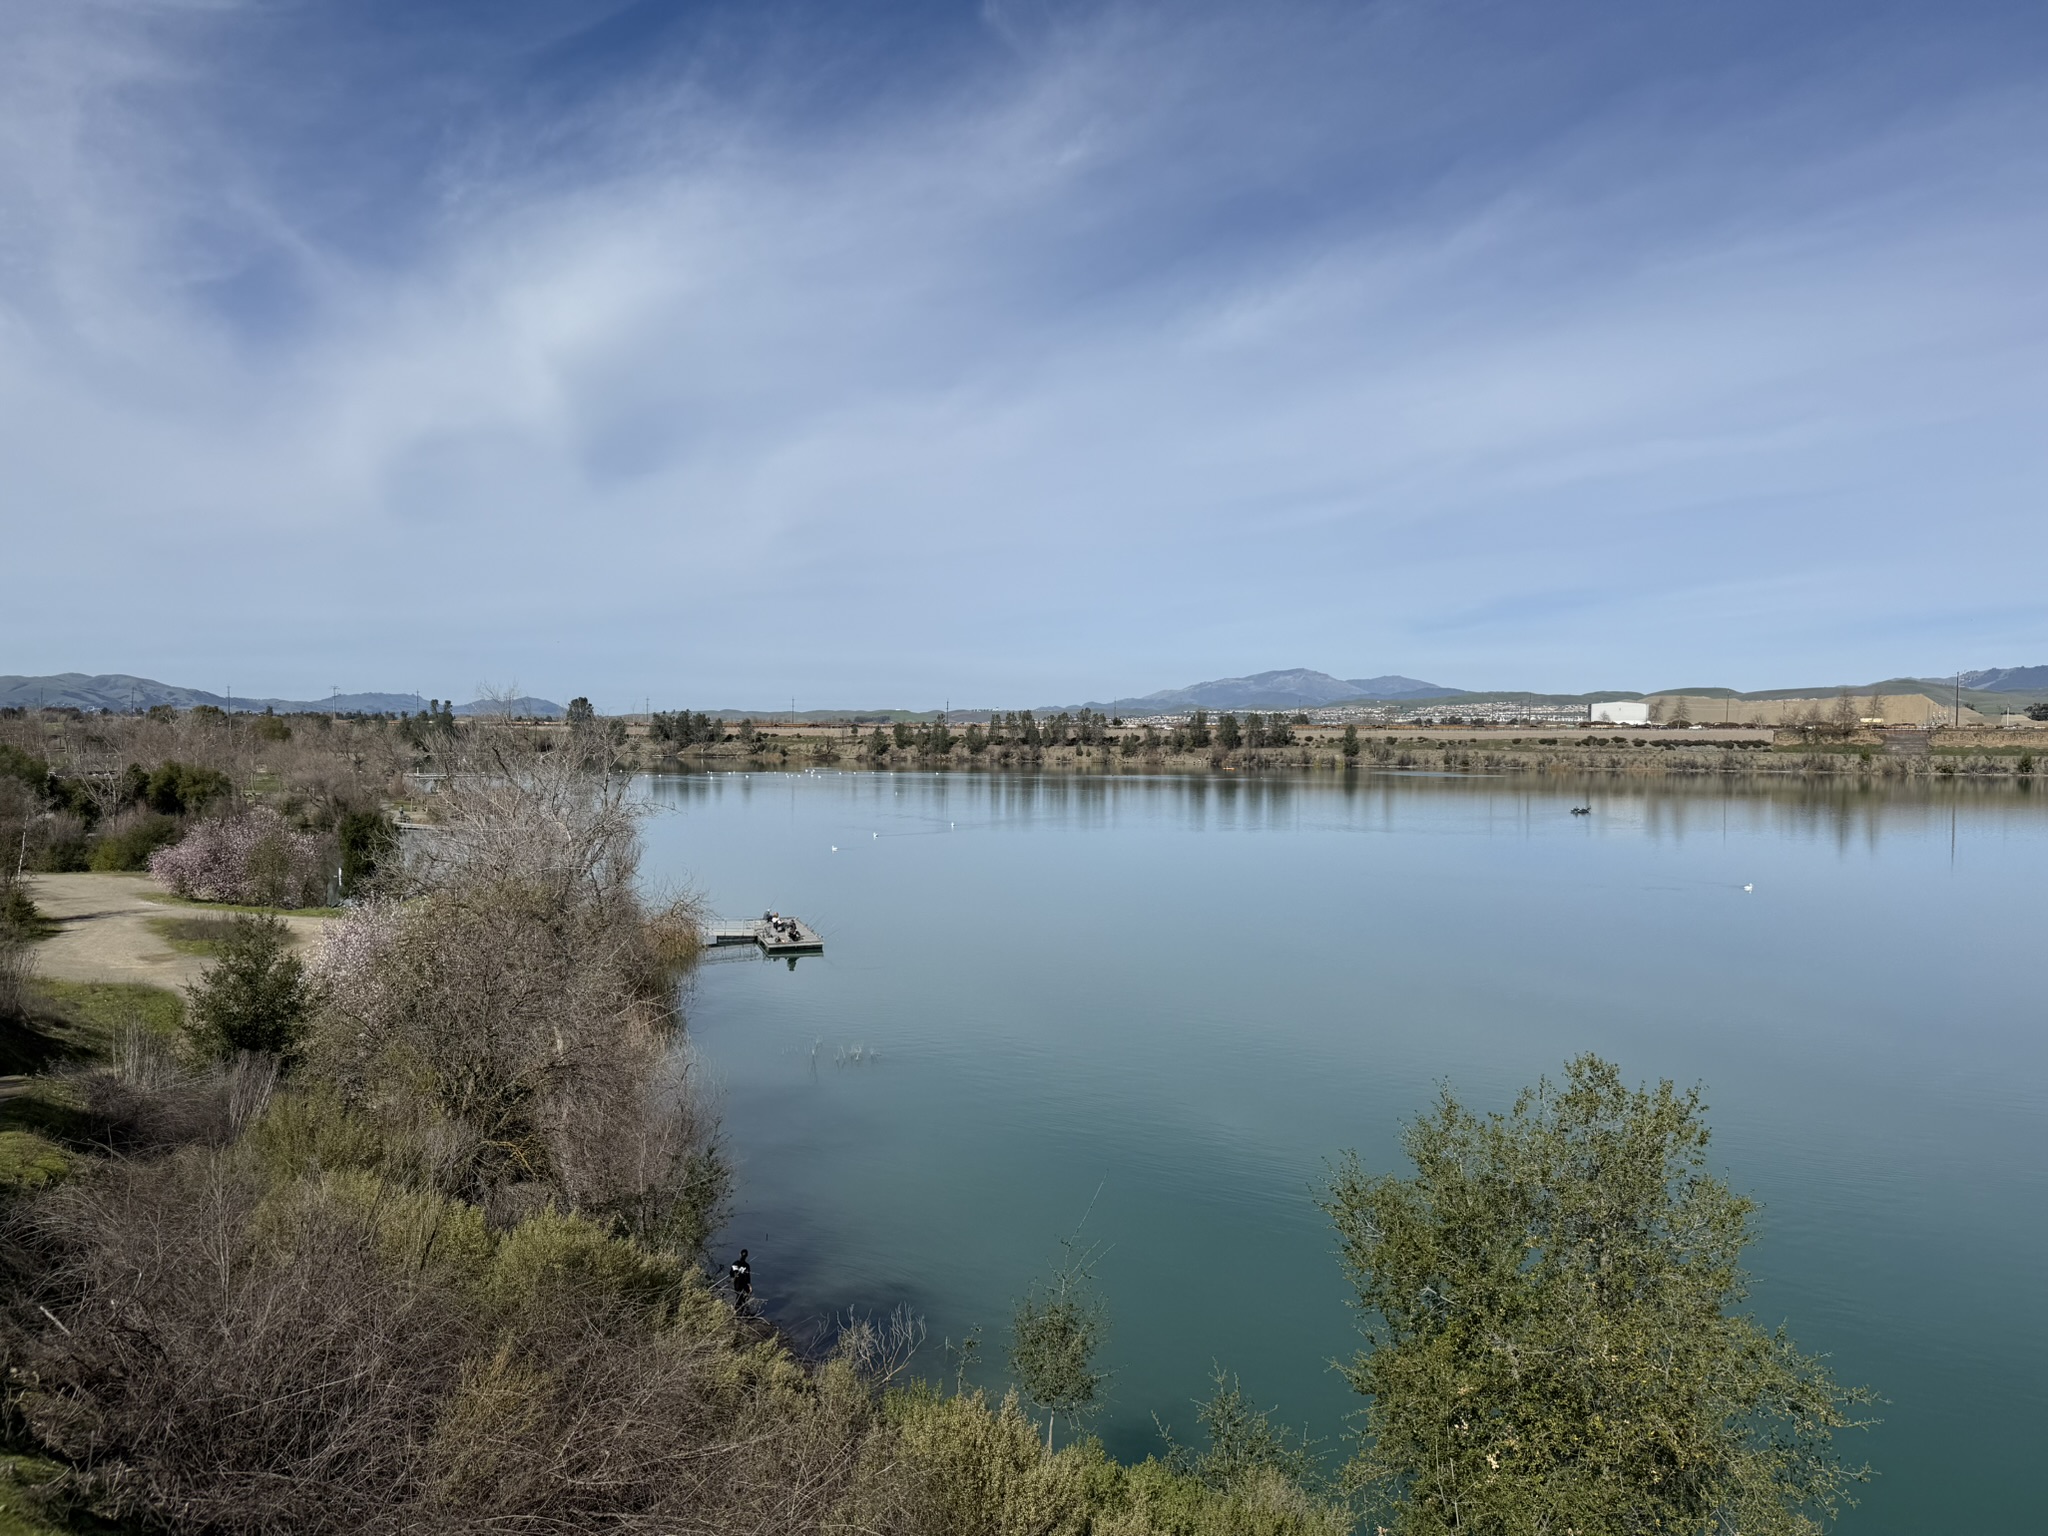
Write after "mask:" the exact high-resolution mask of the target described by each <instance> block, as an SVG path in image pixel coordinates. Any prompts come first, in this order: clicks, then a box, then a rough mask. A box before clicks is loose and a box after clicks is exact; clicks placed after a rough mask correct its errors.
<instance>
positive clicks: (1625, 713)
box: [1586, 699, 1650, 725]
mask: <svg viewBox="0 0 2048 1536" xmlns="http://www.w3.org/2000/svg"><path fill="white" fill-rule="evenodd" d="M1586 723H1587V724H1588V725H1648V724H1649V723H1650V706H1649V705H1647V704H1645V703H1643V702H1641V701H1640V700H1638V699H1610V700H1609V701H1608V702H1607V703H1605V704H1589V705H1587V706H1586Z"/></svg>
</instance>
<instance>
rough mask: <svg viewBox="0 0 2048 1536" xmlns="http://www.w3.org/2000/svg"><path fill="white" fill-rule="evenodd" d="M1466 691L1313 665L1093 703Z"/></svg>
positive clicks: (1306, 704)
mask: <svg viewBox="0 0 2048 1536" xmlns="http://www.w3.org/2000/svg"><path fill="white" fill-rule="evenodd" d="M1466 691H1467V690H1465V689H1463V688H1446V687H1444V686H1443V685H1442V684H1441V683H1425V682H1424V681H1422V679H1420V678H1417V677H1401V676H1398V675H1389V676H1386V677H1352V678H1342V677H1332V676H1331V675H1330V674H1329V673H1327V672H1312V671H1310V670H1309V669H1308V668H1307V667H1290V668H1288V669H1287V670H1286V671H1282V672H1254V673H1253V674H1252V675H1251V676H1250V677H1219V678H1216V679H1214V680H1213V681H1211V682H1206V683H1190V684H1189V685H1188V686H1187V687H1185V688H1165V689H1161V690H1160V691H1159V692H1158V693H1148V694H1145V695H1143V696H1142V697H1139V698H1130V699H1114V700H1112V701H1110V702H1109V703H1108V704H1091V705H1089V706H1088V707H1089V708H1091V709H1101V710H1105V711H1107V712H1110V713H1114V714H1121V715H1167V714H1173V713H1176V712H1177V711H1180V710H1186V709H1226V710H1236V709H1320V708H1321V707H1322V706H1324V705H1326V704H1346V703H1351V702H1353V701H1355V700H1375V701H1382V700H1407V699H1433V698H1455V697H1457V696H1459V695H1461V694H1463V693H1465V692H1466Z"/></svg>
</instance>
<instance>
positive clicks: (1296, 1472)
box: [1159, 1366, 1322, 1493]
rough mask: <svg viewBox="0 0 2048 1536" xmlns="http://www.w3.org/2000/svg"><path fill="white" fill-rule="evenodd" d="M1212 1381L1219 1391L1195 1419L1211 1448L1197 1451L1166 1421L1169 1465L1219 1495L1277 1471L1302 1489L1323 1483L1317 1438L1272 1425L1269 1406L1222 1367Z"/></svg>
mask: <svg viewBox="0 0 2048 1536" xmlns="http://www.w3.org/2000/svg"><path fill="white" fill-rule="evenodd" d="M1210 1380H1211V1381H1213V1382H1214V1383H1215V1384H1216V1390H1215V1391H1214V1392H1213V1393H1211V1394H1210V1397H1209V1400H1208V1401H1207V1402H1206V1403H1200V1404H1197V1405H1196V1408H1195V1421H1196V1422H1197V1423H1198V1424H1200V1425H1201V1427H1202V1431H1203V1433H1204V1434H1205V1435H1206V1436H1207V1437H1208V1441H1209V1444H1208V1447H1207V1448H1206V1449H1204V1450H1201V1451H1196V1450H1195V1449H1194V1448H1193V1447H1191V1446H1184V1445H1182V1444H1180V1442H1179V1441H1177V1440H1175V1439H1174V1437H1173V1432H1172V1431H1171V1430H1169V1429H1167V1428H1166V1426H1165V1425H1163V1424H1162V1425H1160V1427H1159V1432H1160V1436H1161V1438H1162V1439H1164V1440H1165V1441H1166V1464H1167V1465H1168V1466H1170V1467H1172V1468H1173V1469H1174V1470H1175V1471H1176V1472H1183V1473H1186V1474H1187V1475H1189V1476H1191V1477H1197V1478H1200V1479H1201V1480H1202V1482H1203V1484H1204V1485H1206V1486H1207V1487H1209V1488H1212V1489H1214V1490H1216V1491H1217V1492H1219V1493H1229V1492H1232V1491H1234V1490H1236V1489H1238V1488H1241V1487H1244V1486H1245V1485H1247V1484H1251V1483H1256V1482H1257V1481H1258V1479H1259V1477H1260V1475H1261V1474H1263V1473H1278V1474H1279V1475H1280V1476H1281V1477H1283V1478H1284V1479H1286V1480H1287V1481H1288V1482H1290V1483H1293V1484H1294V1485H1295V1486H1296V1487H1298V1488H1303V1489H1316V1488H1318V1487H1319V1486H1320V1485H1321V1483H1322V1476H1321V1468H1320V1466H1319V1464H1318V1462H1317V1459H1316V1444H1315V1442H1313V1441H1311V1440H1309V1439H1308V1438H1307V1437H1306V1436H1305V1435H1303V1434H1302V1433H1301V1432H1300V1431H1298V1430H1295V1429H1292V1428H1290V1427H1289V1426H1287V1425H1285V1424H1280V1425H1276V1424H1274V1423H1273V1420H1272V1412H1271V1410H1270V1409H1266V1408H1261V1407H1259V1406H1258V1404H1256V1403H1254V1402H1253V1401H1252V1400H1251V1399H1250V1398H1249V1397H1247V1396H1245V1393H1244V1388H1243V1387H1242V1386H1241V1385H1240V1384H1239V1383H1238V1379H1237V1378H1236V1377H1235V1376H1233V1375H1231V1374H1230V1373H1229V1372H1228V1371H1226V1370H1224V1369H1223V1368H1222V1367H1221V1366H1218V1367H1216V1368H1215V1369H1214V1370H1213V1371H1212V1372H1211V1373H1210Z"/></svg>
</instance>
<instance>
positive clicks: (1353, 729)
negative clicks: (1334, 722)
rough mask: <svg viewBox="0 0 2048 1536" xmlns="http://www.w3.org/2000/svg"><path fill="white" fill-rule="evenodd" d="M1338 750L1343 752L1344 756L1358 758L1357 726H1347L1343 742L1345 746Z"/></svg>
mask: <svg viewBox="0 0 2048 1536" xmlns="http://www.w3.org/2000/svg"><path fill="white" fill-rule="evenodd" d="M1338 750H1339V751H1341V752H1342V753H1343V754H1344V755H1345V756H1346V757H1356V756H1358V727H1357V726H1355V725H1347V726H1345V727H1344V741H1343V744H1342V746H1341V747H1339V749H1338Z"/></svg>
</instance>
